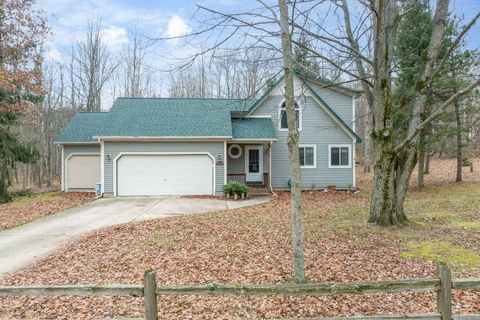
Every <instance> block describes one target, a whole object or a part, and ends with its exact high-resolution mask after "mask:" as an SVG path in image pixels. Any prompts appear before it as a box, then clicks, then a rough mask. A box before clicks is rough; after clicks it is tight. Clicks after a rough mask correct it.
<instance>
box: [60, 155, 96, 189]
mask: <svg viewBox="0 0 480 320" xmlns="http://www.w3.org/2000/svg"><path fill="white" fill-rule="evenodd" d="M62 151H63V150H62ZM73 156H101V154H100V153H98V152H72V153H70V154H69V155H68V157H67V158H66V159H65V163H64V165H63V166H64V168H65V180H64V182H63V183H64V189H65V190H64V191H65V192H67V191H68V160H70V158H71V157H73ZM62 159H63V156H62Z"/></svg>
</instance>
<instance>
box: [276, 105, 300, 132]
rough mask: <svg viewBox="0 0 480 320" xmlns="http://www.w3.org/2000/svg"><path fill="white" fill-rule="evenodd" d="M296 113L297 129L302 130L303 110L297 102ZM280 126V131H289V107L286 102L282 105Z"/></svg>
mask: <svg viewBox="0 0 480 320" xmlns="http://www.w3.org/2000/svg"><path fill="white" fill-rule="evenodd" d="M295 113H296V114H297V128H298V129H299V130H301V129H302V123H301V117H302V114H301V109H300V106H299V105H298V103H297V102H296V101H295ZM279 118H280V124H279V129H280V130H287V129H288V124H287V105H286V103H285V101H283V102H282V104H281V105H280V115H279Z"/></svg>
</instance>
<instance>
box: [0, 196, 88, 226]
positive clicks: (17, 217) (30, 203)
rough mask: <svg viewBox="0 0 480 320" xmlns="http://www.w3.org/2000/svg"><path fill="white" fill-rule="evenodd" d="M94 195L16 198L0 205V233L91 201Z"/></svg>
mask: <svg viewBox="0 0 480 320" xmlns="http://www.w3.org/2000/svg"><path fill="white" fill-rule="evenodd" d="M94 195H95V194H94V193H87V192H70V193H63V192H46V193H40V194H35V195H31V196H25V197H18V198H14V200H13V201H12V202H10V203H5V204H1V205H0V231H1V230H5V229H10V228H13V227H16V226H19V225H22V224H24V223H27V222H30V221H32V220H35V219H38V218H41V217H44V216H46V215H49V214H52V213H56V212H59V211H62V210H65V209H68V208H72V207H75V206H78V205H80V204H83V203H86V202H89V201H92V200H93V197H94Z"/></svg>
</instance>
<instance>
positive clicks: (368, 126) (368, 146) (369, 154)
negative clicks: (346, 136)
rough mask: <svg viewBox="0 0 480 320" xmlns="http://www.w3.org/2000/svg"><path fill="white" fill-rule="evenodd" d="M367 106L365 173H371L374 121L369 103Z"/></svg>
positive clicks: (365, 115) (364, 144) (364, 154)
mask: <svg viewBox="0 0 480 320" xmlns="http://www.w3.org/2000/svg"><path fill="white" fill-rule="evenodd" d="M364 105H365V110H364V112H365V114H364V118H365V133H364V137H365V139H364V143H363V146H364V150H363V172H370V171H371V170H372V137H371V131H372V119H371V117H372V116H371V115H370V109H369V108H368V103H366V101H365V103H364Z"/></svg>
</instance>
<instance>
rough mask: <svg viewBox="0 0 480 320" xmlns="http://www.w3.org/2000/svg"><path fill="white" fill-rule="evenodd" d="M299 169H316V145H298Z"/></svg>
mask: <svg viewBox="0 0 480 320" xmlns="http://www.w3.org/2000/svg"><path fill="white" fill-rule="evenodd" d="M299 152H300V167H301V168H316V167H317V146H316V145H300V149H299Z"/></svg>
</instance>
